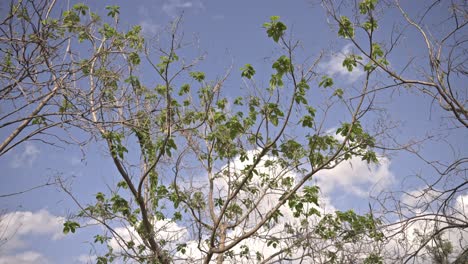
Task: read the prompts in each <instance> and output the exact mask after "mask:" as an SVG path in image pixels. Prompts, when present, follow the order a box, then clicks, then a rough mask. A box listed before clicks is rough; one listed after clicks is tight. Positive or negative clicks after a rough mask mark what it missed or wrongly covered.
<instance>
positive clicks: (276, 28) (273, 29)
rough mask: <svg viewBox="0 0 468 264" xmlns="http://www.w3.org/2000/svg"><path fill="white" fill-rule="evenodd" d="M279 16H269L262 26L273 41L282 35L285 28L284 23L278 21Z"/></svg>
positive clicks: (276, 40)
mask: <svg viewBox="0 0 468 264" xmlns="http://www.w3.org/2000/svg"><path fill="white" fill-rule="evenodd" d="M279 19H280V17H279V16H272V17H270V22H266V23H263V27H264V28H266V30H267V34H268V37H269V38H272V39H273V40H274V41H275V42H278V41H279V39H280V38H281V37H282V36H283V34H284V31H285V30H286V29H287V27H286V25H285V24H283V23H282V22H281V21H279Z"/></svg>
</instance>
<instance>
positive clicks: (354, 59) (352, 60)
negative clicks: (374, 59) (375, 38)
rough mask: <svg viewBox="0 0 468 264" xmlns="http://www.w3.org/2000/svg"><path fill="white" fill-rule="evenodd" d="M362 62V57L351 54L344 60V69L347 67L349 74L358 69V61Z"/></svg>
mask: <svg viewBox="0 0 468 264" xmlns="http://www.w3.org/2000/svg"><path fill="white" fill-rule="evenodd" d="M360 60H362V57H361V56H358V55H355V54H351V55H348V56H346V58H345V59H344V60H343V67H346V69H348V71H349V72H351V71H353V68H355V67H357V64H358V61H360Z"/></svg>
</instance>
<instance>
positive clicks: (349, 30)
mask: <svg viewBox="0 0 468 264" xmlns="http://www.w3.org/2000/svg"><path fill="white" fill-rule="evenodd" d="M338 35H339V36H341V37H343V38H354V25H353V23H352V22H351V20H349V18H348V17H346V16H342V17H341V19H340V23H339V29H338Z"/></svg>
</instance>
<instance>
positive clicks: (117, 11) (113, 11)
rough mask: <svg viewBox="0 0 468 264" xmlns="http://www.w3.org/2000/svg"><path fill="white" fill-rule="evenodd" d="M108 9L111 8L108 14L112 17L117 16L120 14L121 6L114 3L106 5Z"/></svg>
mask: <svg viewBox="0 0 468 264" xmlns="http://www.w3.org/2000/svg"><path fill="white" fill-rule="evenodd" d="M106 9H107V10H109V12H108V13H107V16H110V17H112V18H115V16H117V15H118V14H120V6H116V5H112V6H106Z"/></svg>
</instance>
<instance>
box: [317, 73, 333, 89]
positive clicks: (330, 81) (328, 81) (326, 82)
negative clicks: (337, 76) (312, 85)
mask: <svg viewBox="0 0 468 264" xmlns="http://www.w3.org/2000/svg"><path fill="white" fill-rule="evenodd" d="M331 86H333V79H332V78H330V77H328V76H327V75H324V76H322V81H321V82H320V83H319V87H323V88H327V87H331Z"/></svg>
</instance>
